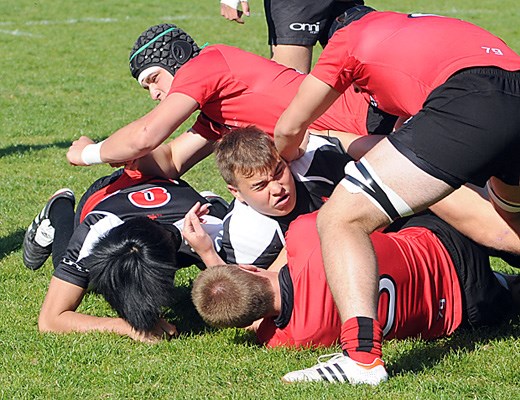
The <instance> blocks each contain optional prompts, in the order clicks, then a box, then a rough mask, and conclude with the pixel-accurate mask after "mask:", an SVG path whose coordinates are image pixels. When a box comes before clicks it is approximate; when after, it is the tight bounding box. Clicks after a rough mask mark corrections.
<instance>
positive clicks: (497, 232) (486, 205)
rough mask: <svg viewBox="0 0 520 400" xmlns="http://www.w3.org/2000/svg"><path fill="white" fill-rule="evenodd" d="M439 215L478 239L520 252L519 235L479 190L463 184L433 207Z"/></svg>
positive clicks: (500, 248)
mask: <svg viewBox="0 0 520 400" xmlns="http://www.w3.org/2000/svg"><path fill="white" fill-rule="evenodd" d="M430 210H432V211H433V212H434V213H435V214H436V215H437V216H438V217H439V218H442V219H443V220H444V221H446V222H447V223H448V224H450V225H451V226H453V227H454V228H455V229H457V230H458V231H459V232H461V233H462V234H464V235H465V236H467V237H469V238H470V239H472V240H474V241H475V242H477V243H479V244H481V245H483V246H486V247H489V248H491V249H494V250H498V251H506V252H509V253H515V254H520V238H519V237H518V235H517V234H516V233H515V231H514V230H513V229H512V228H511V227H510V226H509V225H508V224H507V223H506V222H505V221H504V219H503V218H502V217H501V216H500V215H499V214H498V213H497V211H495V209H494V208H493V205H492V203H491V202H490V201H489V200H487V199H485V198H483V197H482V196H481V195H480V194H479V193H477V192H475V191H474V190H472V189H470V188H469V187H466V186H462V187H460V188H459V189H457V190H456V191H455V192H453V193H452V194H450V195H449V196H448V197H446V198H444V199H442V200H441V201H439V202H437V203H435V204H434V205H432V206H431V207H430Z"/></svg>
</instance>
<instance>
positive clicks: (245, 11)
mask: <svg viewBox="0 0 520 400" xmlns="http://www.w3.org/2000/svg"><path fill="white" fill-rule="evenodd" d="M239 4H240V7H241V8H242V10H239V9H238V5H239ZM220 15H222V16H223V17H224V18H225V19H227V20H228V21H235V22H237V23H239V24H243V23H244V20H243V19H242V15H246V16H248V17H249V15H250V11H249V3H248V2H247V0H245V1H239V0H221V1H220Z"/></svg>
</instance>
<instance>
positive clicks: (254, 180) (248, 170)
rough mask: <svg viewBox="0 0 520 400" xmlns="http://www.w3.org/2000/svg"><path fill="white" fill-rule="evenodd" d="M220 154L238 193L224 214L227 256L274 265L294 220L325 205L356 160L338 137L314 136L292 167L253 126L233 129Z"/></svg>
mask: <svg viewBox="0 0 520 400" xmlns="http://www.w3.org/2000/svg"><path fill="white" fill-rule="evenodd" d="M215 154H216V160H217V166H218V168H219V171H220V173H221V174H222V176H223V178H224V180H225V181H226V183H227V186H228V189H229V190H230V192H231V193H232V194H233V196H234V197H235V200H234V201H233V202H232V204H231V206H230V212H229V213H228V215H226V217H225V219H224V235H223V239H222V250H223V254H224V257H225V259H226V261H227V262H228V263H238V264H253V265H255V266H257V267H261V268H268V267H269V266H271V265H272V264H273V262H274V261H275V260H276V258H277V256H278V255H279V253H280V252H281V251H282V249H283V248H284V246H285V239H284V236H285V232H286V231H287V229H288V227H289V224H290V223H291V222H292V221H293V220H294V219H295V218H296V217H298V216H299V215H301V214H306V213H309V212H312V211H315V210H317V209H319V208H320V207H321V206H322V205H323V203H324V201H326V199H327V198H328V197H329V196H330V194H331V193H332V191H333V190H334V187H335V186H336V184H337V183H338V182H340V181H341V179H342V174H343V169H344V167H345V165H346V164H347V163H348V162H349V161H351V160H352V158H351V157H350V156H349V155H348V154H347V153H346V152H345V151H344V149H343V147H342V146H341V143H340V142H339V140H338V139H336V138H333V137H327V136H318V135H310V138H309V143H308V145H307V150H306V152H305V154H304V155H303V156H302V157H301V158H299V159H298V160H295V161H294V162H292V163H291V165H290V169H289V167H288V165H287V164H286V163H285V161H283V160H282V159H281V158H280V156H279V155H278V153H277V151H276V149H275V148H274V145H273V142H272V140H271V139H270V138H269V137H268V136H267V135H265V134H264V133H263V132H262V131H260V130H259V129H257V128H254V127H249V128H243V129H237V130H235V131H233V132H231V133H229V134H228V135H227V136H226V137H224V138H223V139H222V140H221V141H220V143H219V144H218V146H217V150H216V153H215ZM265 166H269V167H268V168H266V167H265ZM258 171H262V172H258ZM265 189H268V190H265Z"/></svg>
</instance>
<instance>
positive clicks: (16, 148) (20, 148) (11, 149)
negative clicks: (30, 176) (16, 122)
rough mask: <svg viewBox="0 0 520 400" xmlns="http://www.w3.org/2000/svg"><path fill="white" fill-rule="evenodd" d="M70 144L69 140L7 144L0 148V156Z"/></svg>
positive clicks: (64, 147) (62, 147) (67, 146)
mask: <svg viewBox="0 0 520 400" xmlns="http://www.w3.org/2000/svg"><path fill="white" fill-rule="evenodd" d="M71 144H72V142H71V141H62V142H54V143H48V144H15V145H13V146H7V147H5V148H3V149H0V158H1V157H6V156H9V155H11V154H18V153H27V152H28V151H38V150H42V149H49V148H52V147H59V148H60V149H67V148H69V146H70V145H71Z"/></svg>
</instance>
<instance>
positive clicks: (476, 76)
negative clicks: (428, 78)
mask: <svg viewBox="0 0 520 400" xmlns="http://www.w3.org/2000/svg"><path fill="white" fill-rule="evenodd" d="M389 139H390V142H391V143H392V144H393V145H394V146H395V147H396V148H397V150H398V151H400V152H401V153H402V154H403V155H404V156H405V157H407V158H408V159H409V160H410V161H412V162H413V163H414V164H415V165H416V166H417V167H419V168H420V169H422V170H423V171H425V172H426V173H428V174H430V175H432V176H434V177H436V178H438V179H440V180H442V181H444V182H446V183H447V184H448V185H450V186H451V187H453V188H455V189H456V188H458V187H460V186H461V185H462V184H464V183H467V182H470V183H473V184H475V185H477V186H481V187H482V186H484V184H485V183H486V181H487V180H488V179H489V178H490V177H491V176H495V177H497V178H499V179H501V180H502V181H504V182H505V183H507V184H509V185H518V184H519V176H520V156H519V154H520V71H516V72H509V71H504V70H502V69H500V68H495V67H485V68H470V69H466V70H462V71H459V72H458V73H456V74H455V75H453V76H452V77H450V78H449V79H448V80H447V81H446V82H445V83H444V84H442V85H441V86H439V87H438V88H436V89H435V90H434V91H433V92H432V93H431V94H430V95H429V96H428V98H427V99H426V101H425V103H424V105H423V108H422V109H421V110H420V111H419V112H418V113H417V114H416V115H415V116H414V117H413V118H412V119H411V120H410V121H408V122H407V123H406V124H405V125H404V126H403V127H402V128H401V129H399V130H398V131H396V132H395V133H394V134H393V135H392V136H390V138H389Z"/></svg>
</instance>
